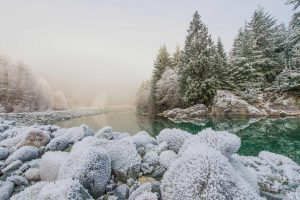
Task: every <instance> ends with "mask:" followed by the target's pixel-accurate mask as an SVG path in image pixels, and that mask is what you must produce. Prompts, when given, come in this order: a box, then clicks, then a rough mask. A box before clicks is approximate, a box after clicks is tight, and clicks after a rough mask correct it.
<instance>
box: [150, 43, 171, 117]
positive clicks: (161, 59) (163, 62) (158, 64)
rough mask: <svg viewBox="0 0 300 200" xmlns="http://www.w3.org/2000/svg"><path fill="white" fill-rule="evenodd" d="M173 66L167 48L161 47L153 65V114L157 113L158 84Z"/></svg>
mask: <svg viewBox="0 0 300 200" xmlns="http://www.w3.org/2000/svg"><path fill="white" fill-rule="evenodd" d="M171 66H172V59H171V57H170V54H169V52H168V50H167V47H166V46H165V45H163V46H162V47H160V49H159V52H158V54H157V57H156V59H155V61H154V65H153V74H152V80H151V98H152V99H151V102H153V105H152V110H153V112H156V111H157V109H156V105H155V102H156V99H155V92H156V83H157V81H158V80H159V79H160V78H161V76H162V74H163V73H164V72H165V70H166V69H167V67H171Z"/></svg>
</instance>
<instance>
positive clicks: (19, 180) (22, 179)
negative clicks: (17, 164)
mask: <svg viewBox="0 0 300 200" xmlns="http://www.w3.org/2000/svg"><path fill="white" fill-rule="evenodd" d="M7 180H8V181H11V182H12V183H14V184H15V185H18V186H22V185H23V186H28V185H29V182H28V180H27V179H26V178H25V177H23V176H16V175H15V176H10V177H8V178H7Z"/></svg>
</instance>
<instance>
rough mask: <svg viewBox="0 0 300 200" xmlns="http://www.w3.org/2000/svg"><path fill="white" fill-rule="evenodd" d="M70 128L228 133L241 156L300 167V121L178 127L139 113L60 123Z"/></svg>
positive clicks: (210, 121) (215, 121)
mask: <svg viewBox="0 0 300 200" xmlns="http://www.w3.org/2000/svg"><path fill="white" fill-rule="evenodd" d="M56 124H57V125H59V126H61V127H64V128H69V127H74V126H79V125H81V124H87V125H88V126H90V127H91V128H92V129H94V131H97V130H99V129H100V128H102V127H103V126H106V125H109V126H111V127H113V130H114V131H118V132H127V133H129V134H131V135H134V134H136V133H137V132H139V131H141V130H145V131H147V132H149V133H150V134H151V135H153V136H155V135H157V134H158V133H159V132H160V131H161V130H162V129H164V128H179V129H182V130H186V131H188V132H191V133H193V134H196V133H198V132H199V131H201V130H203V129H205V128H212V129H213V130H226V131H229V132H231V133H234V134H236V135H238V136H239V137H240V138H241V141H242V146H241V149H240V152H239V153H240V154H241V155H247V156H257V155H258V153H259V152H260V151H264V150H266V151H270V152H274V153H278V154H283V155H286V156H288V157H290V158H291V159H293V160H294V161H296V162H297V163H298V164H300V118H276V119H274V118H272V119H271V118H246V117H239V118H205V119H203V120H202V121H200V122H197V123H183V122H182V123H175V122H173V121H171V120H168V119H165V118H162V117H153V116H142V115H139V114H137V113H136V111H135V110H116V111H108V112H107V113H104V114H99V115H95V116H86V117H81V118H76V119H71V120H66V121H61V122H58V123H56Z"/></svg>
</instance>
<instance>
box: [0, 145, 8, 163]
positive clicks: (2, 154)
mask: <svg viewBox="0 0 300 200" xmlns="http://www.w3.org/2000/svg"><path fill="white" fill-rule="evenodd" d="M8 155H9V150H8V149H7V148H4V147H0V160H4V159H6V158H7V157H8Z"/></svg>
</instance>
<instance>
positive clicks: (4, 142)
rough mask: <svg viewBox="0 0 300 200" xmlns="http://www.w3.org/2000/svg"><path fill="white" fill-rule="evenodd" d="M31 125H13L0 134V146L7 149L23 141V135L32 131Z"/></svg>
mask: <svg viewBox="0 0 300 200" xmlns="http://www.w3.org/2000/svg"><path fill="white" fill-rule="evenodd" d="M33 130H34V128H32V127H14V128H12V129H8V130H7V131H5V132H4V133H1V134H0V141H1V142H0V146H1V147H6V148H8V149H10V148H12V147H15V146H16V145H17V144H18V143H20V142H21V141H23V140H24V139H25V137H26V136H27V135H28V133H30V132H31V131H33Z"/></svg>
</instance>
